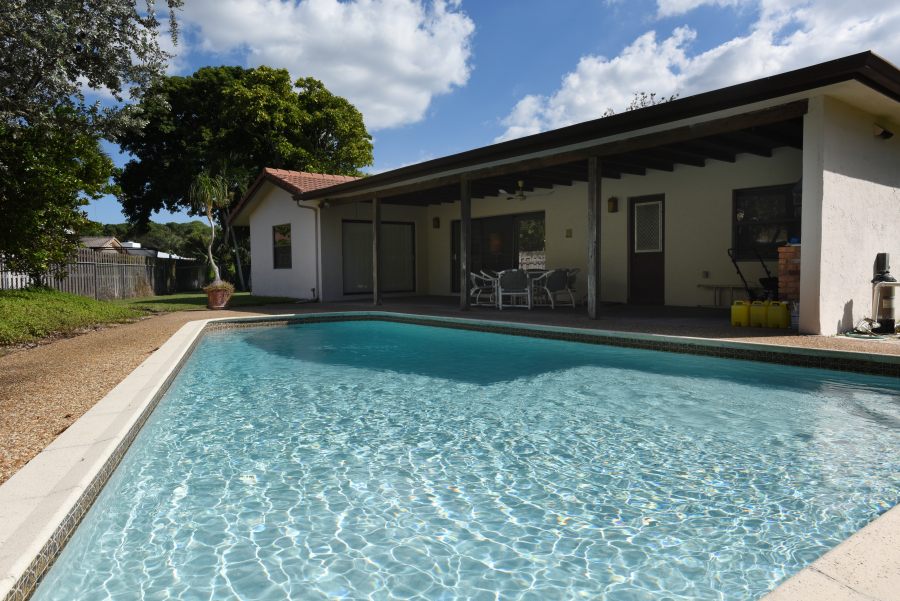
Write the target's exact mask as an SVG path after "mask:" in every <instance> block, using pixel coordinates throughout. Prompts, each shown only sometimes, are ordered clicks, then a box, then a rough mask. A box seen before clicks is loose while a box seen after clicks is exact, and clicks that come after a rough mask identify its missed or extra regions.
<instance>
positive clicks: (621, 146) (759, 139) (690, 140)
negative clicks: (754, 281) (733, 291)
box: [303, 101, 807, 319]
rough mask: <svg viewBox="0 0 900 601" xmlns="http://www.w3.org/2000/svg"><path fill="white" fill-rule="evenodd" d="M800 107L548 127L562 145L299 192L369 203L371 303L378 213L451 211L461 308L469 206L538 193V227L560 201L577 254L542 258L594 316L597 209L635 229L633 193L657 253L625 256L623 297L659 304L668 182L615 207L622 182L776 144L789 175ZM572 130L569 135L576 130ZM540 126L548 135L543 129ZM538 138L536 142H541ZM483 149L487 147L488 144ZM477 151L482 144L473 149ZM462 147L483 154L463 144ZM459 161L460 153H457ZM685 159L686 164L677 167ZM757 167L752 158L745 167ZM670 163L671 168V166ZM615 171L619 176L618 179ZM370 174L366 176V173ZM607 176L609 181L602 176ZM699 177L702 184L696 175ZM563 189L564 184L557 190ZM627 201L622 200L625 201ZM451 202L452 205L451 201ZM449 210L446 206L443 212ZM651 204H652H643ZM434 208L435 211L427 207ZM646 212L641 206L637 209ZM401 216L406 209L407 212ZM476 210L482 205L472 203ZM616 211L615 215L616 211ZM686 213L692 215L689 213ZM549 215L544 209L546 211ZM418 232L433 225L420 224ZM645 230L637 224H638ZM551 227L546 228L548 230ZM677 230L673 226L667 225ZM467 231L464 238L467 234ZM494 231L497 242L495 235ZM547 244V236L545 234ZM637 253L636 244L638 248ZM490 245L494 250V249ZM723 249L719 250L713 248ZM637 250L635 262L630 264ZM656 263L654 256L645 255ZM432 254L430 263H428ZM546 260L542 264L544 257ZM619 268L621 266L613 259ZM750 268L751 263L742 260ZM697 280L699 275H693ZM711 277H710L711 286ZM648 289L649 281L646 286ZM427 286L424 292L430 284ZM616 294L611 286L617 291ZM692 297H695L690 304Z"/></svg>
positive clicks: (600, 282) (377, 261)
mask: <svg viewBox="0 0 900 601" xmlns="http://www.w3.org/2000/svg"><path fill="white" fill-rule="evenodd" d="M653 108H655V109H660V110H659V111H657V112H659V113H660V114H661V116H660V117H659V119H660V120H661V121H665V120H666V117H665V116H662V113H663V112H664V111H663V110H662V109H665V108H666V107H664V106H658V107H653ZM806 111H807V103H806V101H795V102H791V103H786V104H780V105H777V106H773V107H767V108H762V109H759V110H755V111H749V112H745V113H740V114H736V115H733V116H728V117H723V118H720V119H714V120H710V121H705V122H701V123H696V124H690V125H682V126H679V127H675V128H670V129H662V130H660V131H656V132H653V133H646V134H643V135H638V136H633V137H629V138H625V139H621V140H613V141H607V142H603V143H600V144H591V145H582V146H581V147H578V148H572V147H573V146H574V145H575V144H577V143H578V142H580V141H581V140H583V139H592V138H595V137H597V136H600V135H601V134H600V133H599V132H584V131H582V129H583V128H579V129H578V130H577V132H575V131H569V130H570V129H572V128H566V129H563V130H558V131H556V132H550V134H555V137H556V139H554V140H553V146H554V147H562V148H564V149H565V150H558V149H555V150H553V151H550V152H545V153H543V154H540V155H539V156H534V154H535V153H529V152H527V147H526V148H521V149H517V153H516V154H517V155H519V156H516V157H515V158H513V159H511V160H506V161H504V162H503V163H502V164H492V163H493V162H494V161H493V160H492V159H493V158H494V157H492V156H490V155H487V156H472V157H471V160H473V161H474V165H472V167H470V168H468V169H465V170H460V172H459V173H458V174H456V173H454V174H452V175H437V176H431V177H427V176H426V177H422V178H418V179H419V180H420V181H415V182H410V181H408V180H409V179H410V178H402V179H399V180H398V181H396V182H384V183H381V182H378V183H377V184H376V181H375V180H376V179H377V178H378V176H375V177H372V178H366V179H363V180H357V181H354V182H348V183H346V184H341V185H338V186H335V187H333V188H330V189H327V190H325V191H320V192H314V193H312V194H310V195H303V198H304V199H305V198H307V197H309V198H310V199H312V198H317V197H320V198H321V200H320V201H319V207H320V208H321V210H322V212H323V219H325V218H326V217H325V216H326V215H327V214H328V213H329V212H334V211H336V210H339V208H340V207H346V206H356V207H357V209H356V210H357V211H359V208H358V207H359V205H365V206H368V207H369V209H368V211H369V212H370V215H368V216H369V217H370V220H369V221H370V224H371V241H372V254H371V257H372V264H371V269H372V273H371V294H372V302H373V304H375V305H381V304H382V303H383V302H384V298H385V294H384V293H385V289H384V285H383V282H384V272H385V269H386V268H387V269H390V268H391V267H390V266H386V265H385V260H384V259H383V258H382V254H383V242H382V238H383V235H384V234H383V226H382V223H383V222H384V221H385V218H384V212H385V211H386V210H388V209H386V207H390V208H391V209H393V210H394V213H393V215H394V217H393V218H394V219H397V215H399V214H401V213H402V212H403V210H404V209H406V210H407V211H408V210H410V209H411V210H416V209H419V210H421V209H426V208H427V209H428V210H429V213H428V214H429V215H431V214H432V213H435V215H434V216H433V217H432V219H431V220H430V221H431V222H432V224H433V229H438V228H439V227H440V224H441V217H442V216H443V217H444V219H448V218H449V220H451V223H452V225H453V227H452V228H450V229H451V231H452V236H453V237H452V239H451V243H452V255H453V256H452V266H451V271H452V279H453V281H452V290H453V292H455V293H456V294H458V307H459V308H460V309H462V310H464V311H468V310H470V309H471V307H472V299H471V298H470V290H471V288H472V280H471V277H470V276H471V273H473V272H475V273H478V272H479V271H480V270H479V268H478V265H483V264H484V263H485V262H486V261H485V260H484V257H483V256H482V255H480V254H479V253H480V252H483V250H482V249H483V247H484V246H486V245H487V241H485V240H480V239H478V237H477V236H474V237H473V211H478V209H479V208H480V205H482V204H484V205H485V206H486V207H487V206H488V204H489V203H491V202H493V203H494V204H495V205H496V203H497V202H498V201H502V200H503V199H504V198H505V199H506V200H507V201H509V200H512V201H515V200H516V199H519V200H522V201H524V200H526V199H529V198H531V197H534V198H541V197H543V198H541V200H540V201H538V202H540V204H541V206H540V207H536V208H539V209H541V210H540V211H538V212H539V213H540V219H541V220H542V227H543V218H544V217H543V214H544V211H547V212H550V211H554V210H558V209H560V205H561V204H563V203H565V204H567V205H568V206H567V207H565V208H564V209H563V210H565V211H568V212H569V213H570V214H572V215H574V218H571V217H570V221H581V223H579V224H578V225H581V226H582V227H583V230H582V231H580V232H579V234H580V236H575V235H573V230H574V229H576V228H563V230H564V231H563V232H558V233H557V234H556V235H559V234H560V233H561V234H562V235H563V236H564V237H566V238H573V237H582V238H583V240H582V241H581V243H582V244H583V246H582V249H581V250H582V252H581V253H580V256H573V255H572V253H569V254H568V256H567V259H568V260H569V263H568V264H565V265H563V264H560V263H559V262H560V261H561V260H564V259H562V258H561V257H559V256H552V252H551V251H549V250H548V251H547V254H548V256H547V259H548V261H552V262H555V263H556V264H555V265H553V267H560V268H567V269H576V270H578V271H579V272H580V273H581V275H580V277H581V278H583V283H582V285H583V288H582V289H580V290H579V293H578V297H579V298H578V300H579V301H583V303H582V305H583V308H582V309H576V310H575V311H574V312H575V313H579V312H586V314H587V316H588V317H589V318H591V319H600V318H602V316H603V314H604V306H605V305H604V300H605V299H608V298H610V297H612V298H615V297H616V294H604V291H603V287H604V277H603V276H602V275H601V274H602V273H603V271H604V263H605V262H606V263H609V262H610V261H612V260H618V258H613V257H612V256H611V257H610V259H608V260H606V261H604V258H603V256H602V253H603V251H604V243H603V238H604V237H605V236H604V220H605V219H608V218H609V217H606V216H605V213H615V212H619V211H620V210H621V211H622V212H626V213H628V220H629V229H634V230H635V231H636V232H640V229H641V226H640V225H639V224H638V223H635V220H636V219H637V218H638V217H637V216H638V215H640V214H641V213H638V212H635V211H634V207H635V203H636V202H644V201H647V202H648V203H649V204H654V205H656V206H654V207H649V208H650V209H651V214H650V215H649V218H650V220H651V221H650V223H651V229H652V228H653V227H654V226H655V227H656V228H657V232H658V233H655V232H651V235H650V237H651V238H653V236H654V234H655V235H656V236H657V237H656V238H653V239H652V240H651V245H656V246H655V247H654V248H653V249H651V250H656V251H657V253H658V254H659V258H658V260H654V259H653V258H652V256H651V255H652V254H653V253H652V252H642V254H640V255H639V256H638V255H632V256H631V257H630V258H629V260H630V261H631V263H632V264H631V265H630V268H631V269H629V270H628V273H626V274H625V279H626V280H627V281H626V283H625V286H626V287H627V292H626V297H625V298H624V299H623V300H625V301H627V302H631V303H636V304H653V305H663V304H665V303H664V296H663V294H664V290H663V287H664V281H665V272H664V266H663V260H664V259H663V256H662V255H663V237H664V236H666V233H665V227H664V224H663V220H664V219H665V216H664V213H663V200H664V196H665V193H666V188H667V187H671V184H669V185H668V186H667V185H666V184H662V185H661V187H658V188H657V189H659V194H658V195H657V196H659V197H660V199H659V200H658V201H654V200H653V196H652V195H650V196H648V195H637V196H636V197H632V196H631V195H630V194H629V195H628V196H626V197H624V198H622V199H621V203H622V205H627V206H623V207H622V208H621V209H620V208H619V206H618V205H619V203H620V200H619V196H618V194H621V192H620V191H621V190H622V189H623V186H624V187H625V188H629V187H631V188H633V189H637V188H635V187H634V184H633V182H634V179H635V178H642V177H644V176H647V175H648V174H650V175H652V174H654V173H656V174H663V175H665V174H672V176H673V177H675V178H679V177H680V178H682V179H683V178H685V177H698V178H702V177H703V175H702V173H696V174H695V173H694V171H695V170H697V169H700V168H703V167H705V166H706V165H707V163H709V162H712V161H715V162H718V163H723V164H726V165H735V164H736V163H738V162H741V161H742V158H739V157H742V155H743V156H750V157H756V158H757V159H769V160H771V159H773V157H774V156H775V155H776V154H777V153H778V152H779V151H780V150H782V149H786V152H785V153H783V154H782V155H779V156H778V158H776V159H774V160H775V161H777V162H779V163H783V162H785V161H787V162H789V163H790V164H791V167H792V168H791V169H790V170H792V171H795V172H796V178H799V156H798V155H799V153H798V152H797V151H799V150H800V149H802V147H803V115H804V114H805V113H806ZM620 117H622V119H620V120H619V121H620V123H619V124H618V127H617V128H623V129H628V128H629V127H631V125H630V124H629V123H628V121H630V120H633V119H632V118H633V115H621V116H620ZM576 134H577V136H576ZM545 135H548V134H545ZM545 144H546V142H545ZM488 148H491V147H488ZM482 150H487V149H482ZM466 154H472V155H476V154H485V153H484V152H479V151H472V152H471V153H466ZM459 160H460V161H463V160H464V159H462V158H461V159H459ZM685 167H688V168H690V170H688V171H685V170H684V168H685ZM755 168H758V167H755ZM676 170H677V171H678V173H677V174H676V173H675V172H676ZM623 178H625V179H624V181H623ZM370 180H371V181H370ZM611 182H616V183H618V185H616V184H612V185H610V184H611ZM701 185H702V184H701ZM360 188H369V189H370V191H366V192H362V191H360ZM566 188H568V189H569V190H565V189H566ZM629 201H630V204H629ZM451 207H452V208H451ZM504 210H505V211H506V212H500V213H498V209H496V208H491V209H488V210H487V211H486V214H488V215H490V216H491V218H492V219H494V220H497V219H498V218H501V217H509V218H516V217H519V215H517V214H516V213H515V212H518V213H520V214H524V215H530V214H535V213H522V212H523V211H529V210H531V207H530V206H528V207H527V208H526V207H525V205H524V203H523V204H521V205H519V206H517V203H515V202H513V203H509V204H508V205H507V206H506V207H505V208H501V209H499V211H504ZM454 211H455V214H453V212H454ZM652 211H656V213H652ZM438 212H440V213H441V214H442V215H437V214H436V213H438ZM646 213H647V211H643V214H646ZM406 214H407V215H413V214H412V213H409V212H407V213H406ZM482 214H485V212H484V211H482ZM616 217H618V216H616ZM689 218H692V219H693V218H694V217H689ZM548 219H549V218H548ZM427 221H428V220H426V224H425V225H426V227H425V228H423V229H425V230H426V231H427V234H426V235H427V236H429V237H431V236H432V235H433V232H432V231H431V230H429V229H428V228H427V226H428V223H427ZM645 229H646V228H645ZM551 235H552V234H548V238H549V237H551ZM670 235H671V236H675V237H677V234H676V233H675V232H672V233H671V234H670ZM628 237H629V240H628V244H629V246H636V245H638V244H639V242H638V240H636V239H634V236H633V235H631V234H630V233H629V236H628ZM473 238H474V239H473ZM497 238H498V239H500V241H501V243H502V238H503V236H501V235H500V234H497ZM548 245H549V242H548ZM638 252H640V251H638ZM499 254H503V253H502V252H501V253H499ZM505 254H507V255H510V256H509V257H508V258H507V264H500V265H491V268H492V269H494V270H500V269H505V268H517V267H520V264H519V263H520V257H518V256H515V255H516V254H518V253H512V252H506V253H505ZM723 254H724V249H723ZM638 258H639V259H640V261H641V263H640V264H637V260H638ZM654 262H655V263H657V264H656V265H654V264H653V263H654ZM433 266H434V262H431V263H430V267H432V268H433ZM547 267H548V268H549V267H550V265H547ZM618 270H619V271H621V268H618ZM751 271H752V267H751ZM428 277H429V278H431V277H433V274H428ZM701 285H702V284H701ZM714 287H715V286H710V288H714ZM654 289H655V290H654ZM429 292H432V293H433V292H434V290H433V289H430V290H429ZM620 295H621V294H620ZM696 304H700V303H696Z"/></svg>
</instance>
